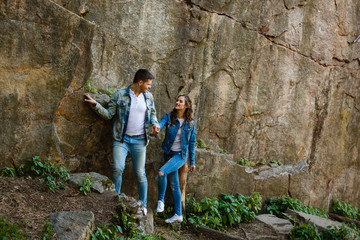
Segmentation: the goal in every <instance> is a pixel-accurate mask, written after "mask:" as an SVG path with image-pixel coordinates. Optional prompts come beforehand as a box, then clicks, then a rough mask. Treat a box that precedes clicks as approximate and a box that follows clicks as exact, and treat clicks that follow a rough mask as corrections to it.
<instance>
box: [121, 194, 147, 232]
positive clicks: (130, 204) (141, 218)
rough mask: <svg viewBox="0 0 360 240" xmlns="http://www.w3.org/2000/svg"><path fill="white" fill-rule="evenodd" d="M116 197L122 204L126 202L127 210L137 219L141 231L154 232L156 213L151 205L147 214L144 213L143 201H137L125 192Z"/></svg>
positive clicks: (136, 222) (137, 225) (136, 223)
mask: <svg viewBox="0 0 360 240" xmlns="http://www.w3.org/2000/svg"><path fill="white" fill-rule="evenodd" d="M116 199H117V201H119V202H121V204H124V207H125V210H126V212H128V213H130V214H131V215H132V217H133V218H134V219H135V225H136V227H137V229H139V231H141V232H145V233H148V234H152V233H154V214H153V212H152V210H151V209H150V208H149V207H147V214H146V215H144V212H143V205H142V202H141V201H137V200H136V199H135V198H133V197H129V196H127V195H126V194H124V193H121V194H119V195H118V196H117V197H116Z"/></svg>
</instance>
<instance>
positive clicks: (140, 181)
mask: <svg viewBox="0 0 360 240" xmlns="http://www.w3.org/2000/svg"><path fill="white" fill-rule="evenodd" d="M128 153H130V154H131V158H132V163H133V168H134V172H135V176H136V180H137V185H138V192H139V198H140V201H142V203H143V206H144V207H146V204H147V189H148V182H147V179H146V173H145V158H146V139H145V134H143V135H139V136H128V135H125V137H124V142H123V143H121V142H118V141H114V142H113V159H114V163H113V170H112V180H113V181H114V183H115V190H116V192H117V193H120V190H121V183H122V173H123V172H124V169H125V159H126V156H127V154H128Z"/></svg>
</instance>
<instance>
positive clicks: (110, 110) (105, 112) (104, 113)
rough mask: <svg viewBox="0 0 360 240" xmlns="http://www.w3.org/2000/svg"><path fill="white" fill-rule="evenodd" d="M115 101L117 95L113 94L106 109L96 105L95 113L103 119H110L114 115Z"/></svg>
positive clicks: (98, 104)
mask: <svg viewBox="0 0 360 240" xmlns="http://www.w3.org/2000/svg"><path fill="white" fill-rule="evenodd" d="M117 99H118V94H116V93H115V94H114V95H113V97H112V98H111V100H110V102H109V104H108V107H107V109H106V108H104V107H103V106H101V104H100V103H96V106H95V111H96V112H97V114H99V115H100V116H101V117H102V118H104V119H107V120H109V119H112V118H113V116H114V115H115V113H116V106H117Z"/></svg>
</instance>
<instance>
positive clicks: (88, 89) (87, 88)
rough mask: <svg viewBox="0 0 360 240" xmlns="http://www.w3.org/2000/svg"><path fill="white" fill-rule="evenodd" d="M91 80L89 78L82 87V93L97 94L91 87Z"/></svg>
mask: <svg viewBox="0 0 360 240" xmlns="http://www.w3.org/2000/svg"><path fill="white" fill-rule="evenodd" d="M91 84H92V80H91V78H89V79H88V80H87V81H86V84H85V86H84V91H85V92H88V93H97V92H98V91H97V90H96V88H94V87H93V86H92V85H91Z"/></svg>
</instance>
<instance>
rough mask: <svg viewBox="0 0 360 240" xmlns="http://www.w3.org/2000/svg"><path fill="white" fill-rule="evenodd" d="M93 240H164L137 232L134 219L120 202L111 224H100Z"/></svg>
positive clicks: (93, 235)
mask: <svg viewBox="0 0 360 240" xmlns="http://www.w3.org/2000/svg"><path fill="white" fill-rule="evenodd" d="M92 239H93V240H103V239H104V240H105V239H111V240H120V239H121V240H123V239H147V240H164V238H163V237H161V236H159V235H149V234H145V233H141V232H139V230H138V229H137V228H136V227H135V219H134V218H133V217H132V216H131V214H129V213H128V212H127V211H126V207H125V204H124V203H123V202H122V203H121V205H120V206H119V207H118V208H117V213H113V219H112V223H111V224H105V223H102V224H101V227H97V230H96V231H95V233H93V234H92Z"/></svg>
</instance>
